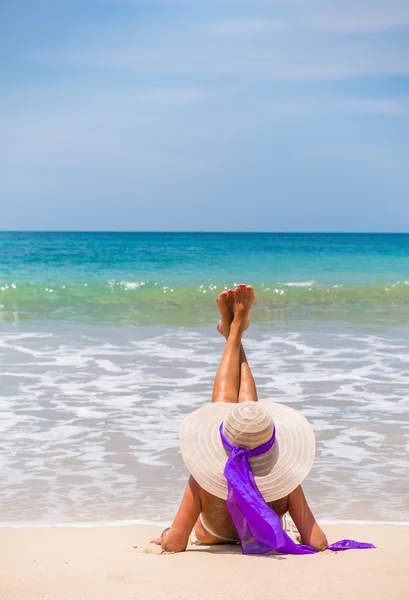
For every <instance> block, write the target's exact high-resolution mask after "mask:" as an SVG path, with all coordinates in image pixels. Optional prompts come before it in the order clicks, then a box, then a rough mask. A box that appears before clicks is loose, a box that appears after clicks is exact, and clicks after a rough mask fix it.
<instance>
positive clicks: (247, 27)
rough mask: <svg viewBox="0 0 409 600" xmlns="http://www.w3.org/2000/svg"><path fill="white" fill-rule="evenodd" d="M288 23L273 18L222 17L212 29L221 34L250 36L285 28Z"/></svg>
mask: <svg viewBox="0 0 409 600" xmlns="http://www.w3.org/2000/svg"><path fill="white" fill-rule="evenodd" d="M287 26H288V25H287V24H286V23H285V22H283V21H278V20H272V19H258V20H257V19H245V18H236V19H220V20H218V21H216V22H214V23H213V24H212V25H211V26H210V29H211V31H213V32H215V33H218V34H220V35H229V36H239V37H242V36H243V37H249V36H253V35H257V34H260V33H270V32H273V31H277V30H280V29H285V28H286V27H287Z"/></svg>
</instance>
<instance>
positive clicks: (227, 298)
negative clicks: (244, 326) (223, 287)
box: [217, 290, 234, 340]
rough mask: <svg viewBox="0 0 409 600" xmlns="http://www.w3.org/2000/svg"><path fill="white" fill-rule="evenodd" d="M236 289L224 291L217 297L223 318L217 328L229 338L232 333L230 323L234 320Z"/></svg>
mask: <svg viewBox="0 0 409 600" xmlns="http://www.w3.org/2000/svg"><path fill="white" fill-rule="evenodd" d="M233 305H234V290H227V291H225V292H222V293H221V294H220V296H219V297H218V298H217V308H218V309H219V312H220V316H221V320H220V321H219V324H218V326H217V330H218V332H219V333H221V334H222V336H224V337H225V338H226V340H227V338H228V337H229V333H230V325H231V322H232V321H233Z"/></svg>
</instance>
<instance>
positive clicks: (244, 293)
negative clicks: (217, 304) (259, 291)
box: [233, 284, 254, 332]
mask: <svg viewBox="0 0 409 600" xmlns="http://www.w3.org/2000/svg"><path fill="white" fill-rule="evenodd" d="M253 302H254V290H253V288H252V286H251V285H245V284H241V285H239V286H238V287H237V288H236V289H235V291H234V319H233V325H237V327H238V329H240V331H241V332H243V331H245V329H246V328H247V327H248V322H249V318H248V317H249V312H250V309H251V307H252V305H253Z"/></svg>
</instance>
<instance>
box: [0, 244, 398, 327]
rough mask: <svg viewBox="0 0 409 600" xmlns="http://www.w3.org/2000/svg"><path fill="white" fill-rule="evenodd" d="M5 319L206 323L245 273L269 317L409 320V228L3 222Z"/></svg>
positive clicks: (0, 310) (0, 296)
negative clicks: (16, 229)
mask: <svg viewBox="0 0 409 600" xmlns="http://www.w3.org/2000/svg"><path fill="white" fill-rule="evenodd" d="M0 250H1V265H0V267H1V271H0V284H1V285H0V317H1V320H2V321H3V322H8V323H15V322H21V321H32V322H33V321H37V322H38V321H47V320H53V321H65V322H70V321H71V322H84V323H103V324H104V325H108V324H118V323H122V324H131V325H147V324H153V325H154V324H158V323H160V324H164V325H167V324H169V325H175V326H186V325H189V326H190V325H202V324H206V323H208V319H209V317H211V316H212V315H213V312H214V295H215V293H216V292H217V291H218V290H221V289H223V288H224V287H227V286H233V285H234V284H235V283H238V282H240V281H242V280H243V279H245V280H250V281H251V282H252V283H253V285H255V286H256V288H257V292H258V306H259V311H256V315H255V318H256V320H258V321H259V322H260V323H261V322H264V321H265V319H266V318H267V319H268V318H269V317H271V318H273V319H274V318H276V317H277V316H282V317H283V318H284V319H285V320H287V319H288V320H292V319H299V318H301V319H310V318H312V319H313V318H318V319H338V318H346V319H351V320H352V321H356V320H358V321H360V320H368V319H369V318H370V317H369V316H368V312H369V313H370V315H371V317H373V318H374V319H376V318H386V319H388V320H389V319H391V320H392V321H395V320H399V319H400V318H401V319H402V320H403V321H405V320H406V318H407V310H408V306H409V281H408V280H409V235H383V234H382V235H380V234H379V235H376V234H336V235H335V234H268V233H265V234H264V233H262V234H252V233H240V234H236V233H233V234H232V233H229V234H222V233H121V234H118V233H0Z"/></svg>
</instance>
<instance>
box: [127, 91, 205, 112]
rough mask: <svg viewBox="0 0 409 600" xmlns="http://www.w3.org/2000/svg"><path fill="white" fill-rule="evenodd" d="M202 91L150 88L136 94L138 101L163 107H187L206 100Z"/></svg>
mask: <svg viewBox="0 0 409 600" xmlns="http://www.w3.org/2000/svg"><path fill="white" fill-rule="evenodd" d="M204 96H205V94H204V92H203V91H202V90H195V89H180V88H150V89H146V90H143V91H140V92H137V93H136V99H137V100H140V101H141V102H146V103H148V104H157V105H161V106H175V107H177V106H185V105H186V104H191V103H192V102H197V101H199V100H202V99H203V98H204Z"/></svg>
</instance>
